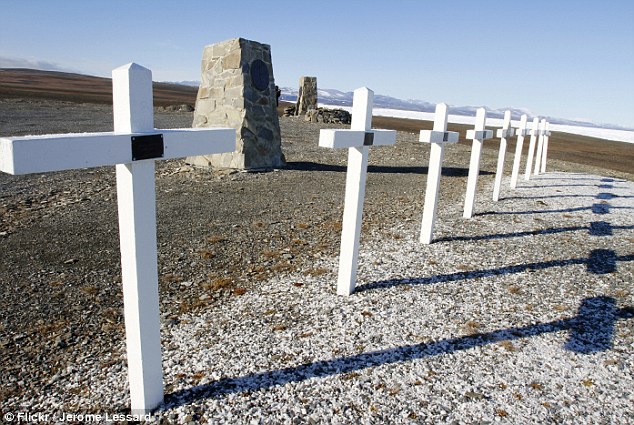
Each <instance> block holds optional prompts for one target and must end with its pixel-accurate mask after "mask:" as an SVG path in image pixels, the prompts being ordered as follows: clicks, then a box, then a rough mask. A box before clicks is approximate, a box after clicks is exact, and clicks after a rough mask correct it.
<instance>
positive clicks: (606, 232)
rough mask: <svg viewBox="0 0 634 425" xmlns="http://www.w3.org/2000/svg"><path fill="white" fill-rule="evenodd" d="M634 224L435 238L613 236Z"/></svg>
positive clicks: (467, 239) (446, 240) (475, 239)
mask: <svg viewBox="0 0 634 425" xmlns="http://www.w3.org/2000/svg"><path fill="white" fill-rule="evenodd" d="M633 229H634V226H612V225H611V224H610V223H608V222H607V221H593V222H591V223H590V226H589V227H583V226H571V227H560V228H554V229H543V230H532V231H525V232H515V233H497V234H493V235H478V236H447V237H443V238H438V239H434V243H439V242H453V241H486V240H492V239H508V238H520V237H524V236H538V235H554V234H558V233H565V232H578V231H583V230H587V231H588V234H590V235H591V236H611V235H612V234H613V231H614V230H633Z"/></svg>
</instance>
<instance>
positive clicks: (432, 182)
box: [419, 103, 458, 244]
mask: <svg viewBox="0 0 634 425" xmlns="http://www.w3.org/2000/svg"><path fill="white" fill-rule="evenodd" d="M447 118H448V111H447V104H445V103H439V104H438V105H436V115H435V116H434V127H433V130H421V131H420V139H419V140H420V141H421V142H423V143H430V144H431V147H430V151H429V167H428V169H427V189H426V190H425V205H424V207H423V222H422V225H421V229H420V239H419V240H420V242H421V243H424V244H430V243H431V241H432V239H433V233H434V222H435V221H436V211H437V206H438V192H439V189H440V175H441V174H442V160H443V158H444V156H445V144H447V143H456V142H457V141H458V133H457V132H455V131H447Z"/></svg>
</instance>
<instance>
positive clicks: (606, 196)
mask: <svg viewBox="0 0 634 425" xmlns="http://www.w3.org/2000/svg"><path fill="white" fill-rule="evenodd" d="M561 198H593V199H602V200H609V199H614V198H634V196H627V195H626V196H623V195H615V194H613V193H609V192H601V193H598V194H597V195H595V196H592V195H547V196H505V197H502V198H500V199H504V200H507V201H511V200H527V199H561Z"/></svg>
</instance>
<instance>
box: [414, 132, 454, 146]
mask: <svg viewBox="0 0 634 425" xmlns="http://www.w3.org/2000/svg"><path fill="white" fill-rule="evenodd" d="M458 136H459V133H458V132H456V131H436V130H421V131H420V138H419V141H421V142H423V143H456V142H457V141H458Z"/></svg>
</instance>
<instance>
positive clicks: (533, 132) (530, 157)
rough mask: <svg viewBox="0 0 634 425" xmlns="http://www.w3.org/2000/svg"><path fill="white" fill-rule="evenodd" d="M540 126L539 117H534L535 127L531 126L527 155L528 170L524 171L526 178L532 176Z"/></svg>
mask: <svg viewBox="0 0 634 425" xmlns="http://www.w3.org/2000/svg"><path fill="white" fill-rule="evenodd" d="M538 126H539V118H537V117H535V118H533V127H532V128H531V141H530V143H529V144H528V154H527V157H526V172H525V173H524V180H530V178H531V165H532V164H533V156H534V155H535V141H536V140H537V135H538V134H539V130H538V129H537V127H538Z"/></svg>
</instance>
